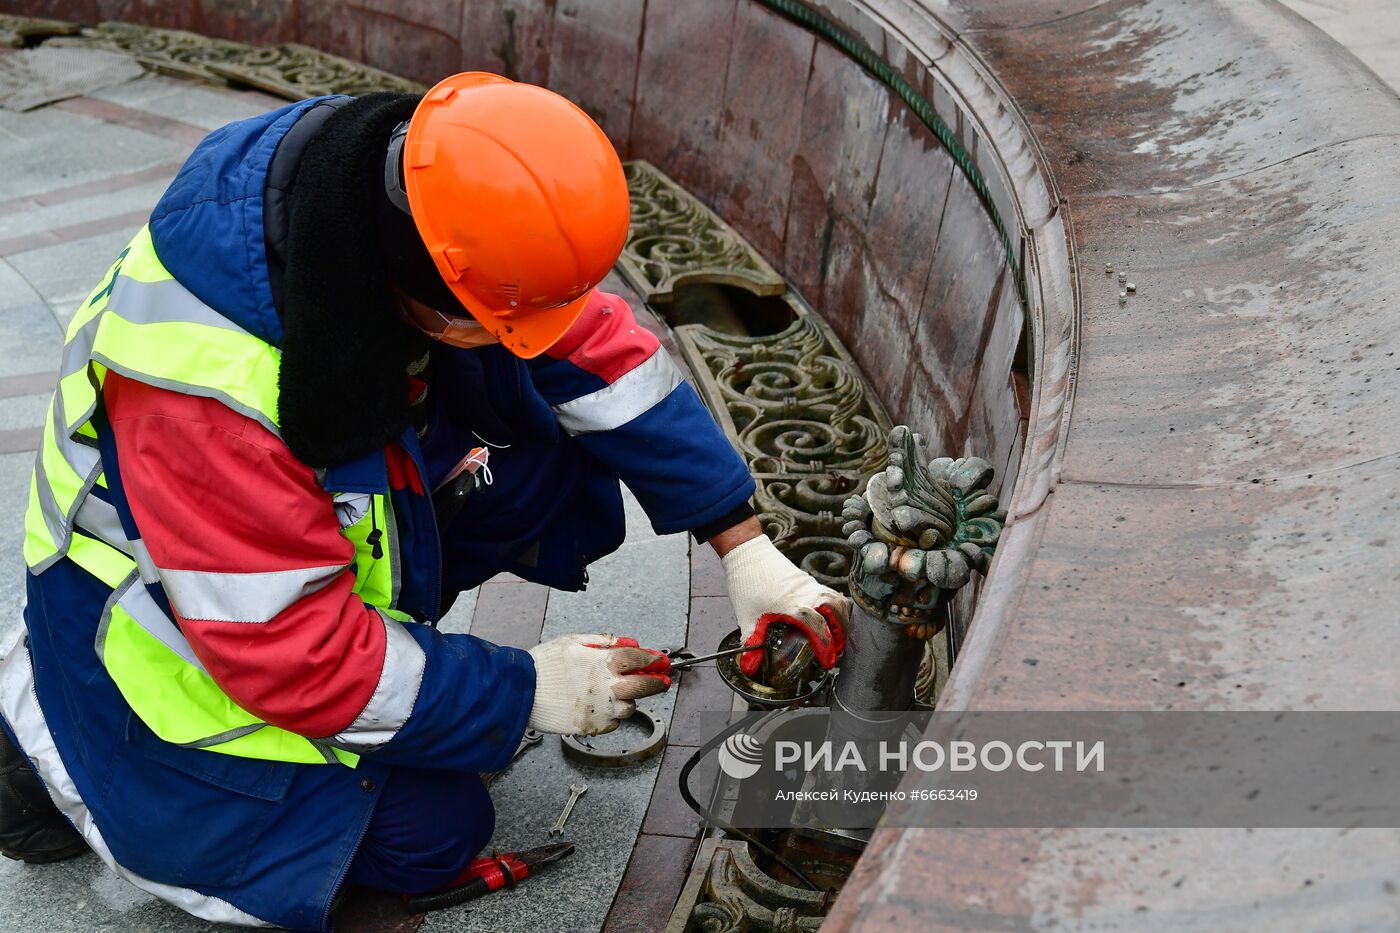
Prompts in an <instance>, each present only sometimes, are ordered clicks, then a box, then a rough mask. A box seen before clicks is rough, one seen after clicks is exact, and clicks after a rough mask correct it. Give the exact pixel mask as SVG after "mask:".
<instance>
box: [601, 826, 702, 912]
mask: <svg viewBox="0 0 1400 933" xmlns="http://www.w3.org/2000/svg"><path fill="white" fill-rule="evenodd" d="M698 846H699V840H697V839H687V838H683V837H678V836H654V835H651V834H648V833H643V834H642V835H640V836H638V837H637V845H636V846H635V847H634V848H633V849H632V860H631V861H630V862H628V863H627V874H626V875H624V876H623V879H622V885H621V886H620V887H619V888H618V890H617V899H616V900H614V901H613V905H612V910H610V911H609V912H608V918H607V921H606V923H604V925H603V933H655V931H657V930H660V929H662V928H663V927H664V926H665V925H666V921H667V919H668V918H669V917H670V916H671V905H672V904H674V903H675V902H676V897H677V896H678V895H679V894H680V893H681V885H682V883H683V882H684V881H685V876H686V871H687V870H688V869H689V868H690V861H691V859H693V858H694V857H695V850H696V848H697V847H698Z"/></svg>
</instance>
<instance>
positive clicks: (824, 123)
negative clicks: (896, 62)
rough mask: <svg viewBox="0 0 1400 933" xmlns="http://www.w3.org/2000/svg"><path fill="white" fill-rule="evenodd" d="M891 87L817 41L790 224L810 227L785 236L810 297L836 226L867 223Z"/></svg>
mask: <svg viewBox="0 0 1400 933" xmlns="http://www.w3.org/2000/svg"><path fill="white" fill-rule="evenodd" d="M888 94H889V92H888V91H887V90H886V89H885V88H884V87H883V86H882V85H880V84H879V83H878V82H877V81H875V79H873V78H871V77H870V76H869V75H868V74H866V73H865V72H864V71H863V70H862V69H861V67H860V66H859V65H857V64H856V63H855V62H854V61H852V60H851V59H850V57H848V56H847V55H845V54H843V53H842V52H840V51H838V50H836V49H834V48H832V47H831V46H829V45H826V44H824V43H818V44H817V47H816V51H815V52H814V53H813V56H812V67H811V73H810V74H809V75H808V77H807V92H806V97H805V99H804V100H803V103H802V126H801V129H800V133H801V136H800V145H799V147H798V150H797V153H796V154H795V155H794V156H793V159H792V194H791V197H790V199H789V201H788V214H787V229H788V230H802V231H805V233H804V235H802V236H787V237H786V238H785V243H784V244H783V246H784V257H783V268H784V270H785V271H786V274H787V278H788V280H789V281H790V282H792V284H793V285H794V286H795V287H796V288H797V290H798V291H799V292H801V293H802V294H803V295H804V296H806V297H808V298H809V299H812V300H816V299H817V298H818V297H819V296H820V295H821V292H822V282H823V279H824V278H825V275H826V271H827V266H828V262H829V259H830V249H831V237H832V232H833V229H834V227H835V226H836V225H837V224H842V225H849V226H851V227H853V228H857V229H859V228H862V227H864V225H865V219H866V215H867V214H868V213H869V210H870V201H871V194H872V191H873V189H874V187H875V179H876V176H877V175H878V173H879V171H880V167H881V158H880V154H881V149H882V148H883V145H884V141H885V118H886V116H887V110H888Z"/></svg>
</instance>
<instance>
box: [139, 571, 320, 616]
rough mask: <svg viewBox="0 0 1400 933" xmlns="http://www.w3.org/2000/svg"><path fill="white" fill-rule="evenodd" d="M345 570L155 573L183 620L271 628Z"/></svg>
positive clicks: (171, 603)
mask: <svg viewBox="0 0 1400 933" xmlns="http://www.w3.org/2000/svg"><path fill="white" fill-rule="evenodd" d="M344 570H346V565H345V564H328V565H326V566H323V567H305V568H302V569H300V570H269V571H261V572H254V573H214V572H212V571H207V570H159V571H157V572H158V573H159V574H160V582H161V585H162V586H164V587H165V595H166V596H167V597H169V599H170V606H171V608H173V609H174V610H175V614H176V615H178V616H179V617H180V618H182V619H191V620H194V621H200V622H269V621H271V620H273V619H275V618H277V616H278V615H280V614H281V613H282V612H284V611H285V610H286V609H287V608H288V607H290V606H291V605H292V604H294V603H295V602H297V601H298V600H299V599H301V598H302V597H305V596H310V595H311V594H312V593H316V592H319V591H320V590H322V589H325V587H326V586H328V585H329V584H330V583H331V582H332V581H333V580H335V578H336V577H338V576H340V574H341V572H342V571H344Z"/></svg>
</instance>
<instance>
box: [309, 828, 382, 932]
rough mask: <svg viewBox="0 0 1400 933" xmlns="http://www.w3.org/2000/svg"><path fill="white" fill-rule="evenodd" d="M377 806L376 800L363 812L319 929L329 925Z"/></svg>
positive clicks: (332, 887)
mask: <svg viewBox="0 0 1400 933" xmlns="http://www.w3.org/2000/svg"><path fill="white" fill-rule="evenodd" d="M377 808H378V803H377V802H376V804H375V806H373V807H370V808H369V813H367V814H365V822H364V825H362V826H361V827H360V833H359V835H357V836H356V837H355V845H354V847H353V848H351V850H350V857H349V858H348V859H346V860H345V867H344V868H342V869H341V870H340V874H339V875H337V876H336V879H335V884H333V885H331V896H330V897H329V898H328V899H327V900H326V910H325V913H323V914H322V915H321V929H323V930H325V929H327V928H329V927H330V922H331V910H332V909H333V908H334V907H335V898H336V895H337V894H339V893H340V889H341V888H342V887H344V886H345V876H346V875H348V874H350V866H351V865H352V864H353V863H354V861H355V856H357V855H359V854H360V845H361V844H362V843H363V842H364V841H365V836H367V835H368V834H369V824H370V821H371V820H373V819H374V811H375V810H376V809H377Z"/></svg>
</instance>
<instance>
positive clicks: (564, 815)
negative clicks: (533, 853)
mask: <svg viewBox="0 0 1400 933" xmlns="http://www.w3.org/2000/svg"><path fill="white" fill-rule="evenodd" d="M587 790H588V785H587V784H570V785H569V801H568V803H566V804H564V809H563V811H562V812H561V813H560V814H559V819H558V820H556V821H555V822H554V826H553V827H551V828H550V830H549V834H550V835H551V836H562V835H564V824H565V823H567V822H569V814H570V813H573V812H574V803H575V802H577V800H578V799H579V798H580V797H582V796H583V795H584V793H585V792H586V791H587Z"/></svg>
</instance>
